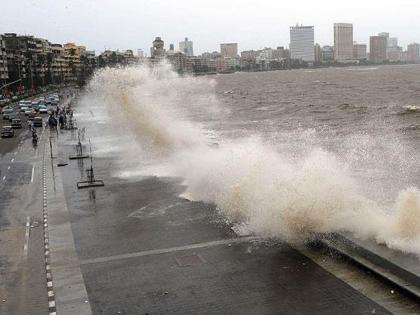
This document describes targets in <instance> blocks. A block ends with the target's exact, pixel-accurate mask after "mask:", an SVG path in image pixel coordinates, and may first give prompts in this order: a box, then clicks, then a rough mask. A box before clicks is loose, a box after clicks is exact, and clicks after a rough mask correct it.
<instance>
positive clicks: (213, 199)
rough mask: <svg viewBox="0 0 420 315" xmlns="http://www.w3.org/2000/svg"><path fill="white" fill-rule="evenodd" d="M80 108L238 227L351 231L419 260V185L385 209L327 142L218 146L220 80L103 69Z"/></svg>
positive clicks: (301, 234) (251, 140)
mask: <svg viewBox="0 0 420 315" xmlns="http://www.w3.org/2000/svg"><path fill="white" fill-rule="evenodd" d="M81 104H82V106H83V107H88V106H92V107H94V108H95V110H96V111H97V112H98V113H102V114H103V115H105V116H107V117H108V118H109V124H110V125H111V126H112V128H111V129H112V131H113V132H117V133H118V132H119V135H120V136H119V140H118V142H119V143H120V144H121V143H124V142H125V140H126V141H127V142H129V143H130V145H128V146H125V147H124V150H125V152H124V153H128V152H129V151H132V150H135V151H136V154H135V155H133V156H136V158H137V159H140V160H142V161H141V162H142V163H143V164H144V165H146V164H147V165H150V164H152V165H154V166H156V168H155V169H156V170H159V171H156V172H154V171H153V169H154V168H153V167H152V168H147V170H146V171H145V172H149V174H148V175H169V176H176V177H180V178H183V179H184V180H185V184H186V192H185V195H187V196H188V197H189V198H191V199H193V200H201V201H204V202H209V203H214V204H215V205H216V206H217V208H218V209H220V211H221V212H223V213H224V215H225V216H226V217H227V219H228V220H229V221H231V222H232V223H234V224H235V226H236V228H237V230H238V231H241V230H246V231H247V232H252V233H255V234H257V235H259V236H262V237H275V238H281V239H285V240H288V241H302V240H305V239H307V238H309V237H311V236H312V235H313V234H314V233H329V232H340V231H348V232H351V233H353V234H354V235H355V236H358V237H363V238H374V239H375V240H376V241H377V242H380V243H384V244H386V245H387V246H389V247H391V248H395V249H399V250H402V251H405V252H412V253H415V254H417V255H419V256H420V191H419V189H418V188H416V187H408V188H407V189H405V190H403V191H401V192H400V194H399V196H398V197H397V200H396V202H395V204H394V206H391V207H388V208H384V207H383V206H381V205H379V203H378V202H376V201H374V200H371V199H369V198H367V197H366V196H364V194H363V187H361V185H360V184H358V183H357V180H355V179H354V176H352V172H351V170H350V169H349V167H347V166H346V161H342V159H339V158H338V157H337V156H335V155H334V154H333V153H331V152H328V151H327V150H324V149H323V148H316V149H314V150H312V151H311V152H310V153H309V154H306V155H304V156H300V157H299V158H297V159H296V158H290V154H288V152H279V151H278V150H277V149H276V146H275V144H274V143H270V142H269V141H267V140H265V139H263V138H262V137H260V136H258V135H255V136H250V137H247V138H243V139H219V141H218V143H219V145H218V147H214V146H210V145H209V140H210V139H209V137H208V134H209V131H208V129H207V128H208V126H207V125H206V124H207V122H206V121H207V120H208V121H217V120H218V119H219V118H221V117H223V116H224V115H226V114H228V110H227V109H226V108H224V107H223V105H221V104H220V102H219V101H218V99H217V98H216V94H215V82H214V80H209V79H207V78H192V77H179V76H178V75H177V74H175V73H174V72H173V71H171V69H170V66H169V65H167V64H165V63H162V64H160V65H158V66H156V67H155V68H153V69H149V68H148V67H145V66H137V67H130V68H121V69H118V68H117V69H104V70H102V71H99V72H98V73H96V75H95V76H94V78H93V79H92V81H91V82H90V84H89V86H88V88H87V91H86V93H85V95H84V97H83V98H82V100H81ZM203 117H205V119H203ZM132 139H134V141H132V142H130V141H131V140H132ZM133 143H134V145H133ZM108 145H109V144H108ZM162 169H163V170H164V173H163V174H162V173H161V172H162ZM153 173H154V174H153ZM158 173H159V174H158Z"/></svg>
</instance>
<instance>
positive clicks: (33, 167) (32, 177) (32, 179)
mask: <svg viewBox="0 0 420 315" xmlns="http://www.w3.org/2000/svg"><path fill="white" fill-rule="evenodd" d="M34 175H35V166H32V175H31V183H33V182H34Z"/></svg>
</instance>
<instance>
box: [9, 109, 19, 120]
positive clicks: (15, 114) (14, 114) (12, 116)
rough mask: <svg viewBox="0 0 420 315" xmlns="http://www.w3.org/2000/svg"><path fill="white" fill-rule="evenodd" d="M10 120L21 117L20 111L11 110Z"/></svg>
mask: <svg viewBox="0 0 420 315" xmlns="http://www.w3.org/2000/svg"><path fill="white" fill-rule="evenodd" d="M8 117H9V121H10V122H12V120H13V119H15V118H19V117H20V115H19V113H18V112H15V111H13V112H11V113H10V114H9V116H8Z"/></svg>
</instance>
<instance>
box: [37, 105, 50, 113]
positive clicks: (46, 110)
mask: <svg viewBox="0 0 420 315" xmlns="http://www.w3.org/2000/svg"><path fill="white" fill-rule="evenodd" d="M38 112H39V113H40V114H48V108H47V107H46V106H44V105H40V106H39V108H38Z"/></svg>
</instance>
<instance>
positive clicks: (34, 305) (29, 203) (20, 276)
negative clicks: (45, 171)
mask: <svg viewBox="0 0 420 315" xmlns="http://www.w3.org/2000/svg"><path fill="white" fill-rule="evenodd" d="M4 123H5V122H2V124H4ZM39 134H40V135H41V134H43V130H42V128H41V129H39ZM40 138H41V141H43V138H44V136H43V135H42V136H40ZM0 155H1V159H0V190H1V192H0V209H1V210H0V276H1V281H0V298H1V300H2V303H1V304H0V310H1V311H2V313H3V314H26V313H30V314H45V312H46V311H48V301H47V296H46V294H45V286H46V278H45V271H44V259H43V237H42V235H43V234H42V192H41V176H40V158H39V148H38V147H33V145H32V140H31V136H30V134H29V131H28V128H22V129H21V130H18V131H17V132H16V135H15V137H14V138H5V139H0Z"/></svg>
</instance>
